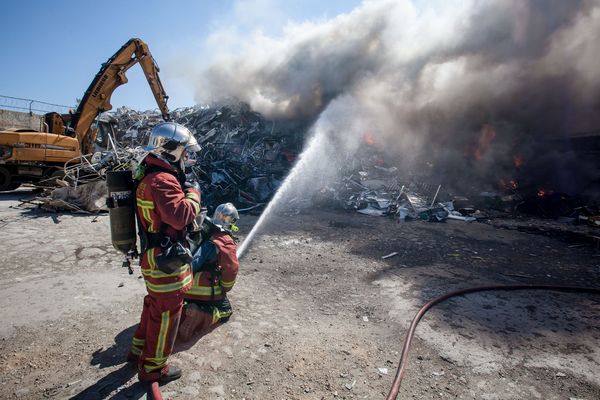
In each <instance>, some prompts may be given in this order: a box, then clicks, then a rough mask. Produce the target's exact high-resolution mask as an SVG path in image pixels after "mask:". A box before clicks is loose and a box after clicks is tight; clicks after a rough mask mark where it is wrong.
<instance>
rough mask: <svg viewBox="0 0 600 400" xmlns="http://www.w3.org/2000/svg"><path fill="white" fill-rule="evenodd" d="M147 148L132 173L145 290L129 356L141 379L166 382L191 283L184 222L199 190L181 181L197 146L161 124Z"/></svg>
mask: <svg viewBox="0 0 600 400" xmlns="http://www.w3.org/2000/svg"><path fill="white" fill-rule="evenodd" d="M145 150H146V151H147V152H148V154H147V155H146V156H145V157H144V158H143V160H142V161H141V162H140V164H139V167H138V170H137V171H136V176H135V179H136V181H137V183H136V186H135V200H136V206H137V207H136V211H137V215H136V216H137V218H138V231H139V232H138V233H139V235H140V241H141V247H142V250H141V253H140V265H141V272H142V275H143V276H144V281H145V283H146V289H147V291H148V294H147V295H146V296H145V298H144V305H143V309H142V315H141V319H140V324H139V326H138V327H137V329H136V331H135V333H134V335H133V344H132V347H131V350H130V352H129V354H128V356H127V359H128V361H130V362H135V363H137V365H138V369H139V375H138V376H139V379H140V381H142V382H153V381H159V382H161V383H165V382H168V381H171V380H174V379H177V378H179V377H180V376H181V369H180V368H178V367H177V366H174V365H171V364H168V357H169V355H170V354H171V351H172V349H173V344H174V341H175V338H176V336H177V329H178V327H179V319H180V316H181V310H182V307H183V301H184V294H185V293H186V292H187V291H188V290H189V289H190V288H191V286H192V271H191V268H190V265H189V263H190V262H191V260H192V255H191V252H190V250H189V249H188V242H187V241H186V234H187V232H186V231H187V229H186V226H187V225H189V224H191V223H193V222H194V221H195V218H196V216H197V215H198V213H199V212H200V191H199V188H198V185H197V183H190V182H186V181H185V173H184V171H185V166H186V161H188V157H189V154H190V153H191V152H197V151H199V150H200V147H199V146H198V143H197V142H196V139H195V138H194V136H193V135H192V133H191V132H190V131H189V130H188V129H187V128H186V127H184V126H183V125H179V124H176V123H173V122H165V123H161V124H158V125H156V126H155V127H154V128H153V129H152V131H151V132H150V137H149V140H148V145H147V146H146V147H145Z"/></svg>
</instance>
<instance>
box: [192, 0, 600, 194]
mask: <svg viewBox="0 0 600 400" xmlns="http://www.w3.org/2000/svg"><path fill="white" fill-rule="evenodd" d="M423 3H425V4H427V2H423ZM430 4H431V3H430ZM438 5H439V7H438V8H432V7H430V6H426V5H425V6H421V7H416V6H415V5H414V4H413V3H411V2H409V1H398V0H394V1H366V2H364V3H363V4H362V5H361V6H360V7H358V8H356V9H355V10H354V11H352V12H350V13H348V14H345V15H340V16H338V17H336V18H334V19H331V20H329V21H324V22H319V23H303V24H298V25H290V26H289V27H288V28H287V29H286V31H285V34H284V35H283V36H282V37H278V38H268V37H264V36H253V37H252V39H249V40H248V42H246V43H245V44H244V46H243V50H242V51H241V52H239V53H236V54H221V55H219V56H218V57H217V58H216V60H215V62H214V63H213V64H212V65H211V66H209V67H208V68H207V69H206V70H204V71H203V73H202V74H201V75H199V76H196V77H195V78H196V79H197V82H198V96H197V97H198V98H197V100H198V101H199V102H205V101H207V100H215V99H218V98H219V97H223V98H230V97H235V98H239V99H241V100H243V101H246V102H248V103H249V104H250V105H251V106H252V107H253V108H254V109H256V110H258V111H260V112H263V113H265V114H267V115H269V116H271V117H274V118H305V119H315V118H316V117H317V116H318V115H321V113H322V112H323V111H324V110H325V109H327V108H328V107H329V106H330V105H332V104H335V105H336V106H335V107H334V110H335V113H336V116H335V117H333V114H334V112H332V111H330V112H328V113H325V114H323V118H324V117H325V116H327V117H328V118H330V119H331V118H333V119H336V120H341V119H343V120H344V121H345V124H344V125H345V127H344V129H339V130H336V129H335V128H331V127H330V126H329V125H330V124H327V125H328V128H327V129H328V131H329V132H330V133H329V134H330V135H333V136H338V139H333V141H334V142H336V140H337V142H339V143H345V144H344V145H343V146H342V147H343V148H344V150H346V151H348V152H352V151H354V150H355V149H356V148H357V147H358V146H359V145H360V141H361V138H362V134H363V133H364V130H365V129H369V130H371V131H372V132H373V133H374V134H375V135H376V137H378V140H379V141H380V142H382V143H383V144H384V147H385V149H386V150H387V151H388V152H390V153H393V154H395V155H397V157H398V159H400V160H401V161H402V162H403V166H405V167H406V168H408V167H413V168H415V167H417V168H418V167H422V166H423V165H425V164H427V165H429V166H431V171H430V172H431V173H435V174H437V175H438V176H439V177H440V179H442V178H443V179H446V180H447V181H453V183H454V184H456V185H457V187H460V188H461V189H463V188H464V187H465V186H466V185H468V184H472V183H476V184H479V182H494V181H496V180H498V179H504V178H511V177H514V175H515V174H517V173H519V172H520V174H521V175H523V173H524V172H527V175H528V176H529V179H530V180H536V179H540V177H539V176H538V175H540V174H538V173H537V172H538V171H543V173H542V174H545V175H548V174H552V173H555V174H556V175H557V177H558V176H560V178H557V179H556V181H557V182H558V183H557V182H552V185H555V189H556V190H565V191H569V192H572V193H577V192H581V191H583V190H586V187H587V186H589V185H590V184H591V183H593V182H594V181H595V180H597V179H598V171H597V167H596V166H595V165H591V164H590V165H587V164H586V165H585V166H584V167H583V168H582V165H581V164H579V162H580V161H578V160H577V158H576V157H573V155H572V154H567V155H565V153H564V152H556V153H553V152H552V151H551V150H548V148H547V146H546V145H547V143H548V141H549V140H557V139H560V138H564V137H568V136H572V135H573V134H576V133H581V132H586V131H594V130H598V129H600V112H599V111H600V110H599V109H600V96H599V94H600V68H598V67H597V49H596V47H597V43H598V42H599V40H600V2H599V1H593V0H569V1H564V0H529V1H526V0H486V1H483V0H482V1H476V0H473V1H446V2H439V4H438ZM349 98H351V99H352V100H348V99H349ZM345 104H351V106H349V107H345V106H344V105H345ZM323 118H322V120H323ZM322 122H323V121H322ZM353 122H355V123H354V125H353V124H352V123H353ZM348 126H354V128H348ZM486 131H487V132H488V133H487V135H488V136H490V137H493V138H492V139H491V140H490V143H487V144H486V145H485V146H484V144H485V143H482V137H485V135H486V133H485V132H486ZM490 132H491V133H490ZM542 143H544V146H541V144H542ZM338 147H339V146H338ZM542 151H544V152H545V153H544V154H543V156H542V154H540V152H542ZM516 157H520V158H523V159H524V160H525V164H524V166H522V167H520V169H519V170H515V158H516ZM592 164H593V163H592ZM559 168H560V170H559ZM582 171H585V172H582ZM569 174H579V175H578V178H577V184H576V185H574V184H573V182H575V180H569V179H568V176H569ZM582 174H583V177H582ZM565 176H566V177H567V178H565ZM546 180H547V179H546ZM459 181H460V182H462V183H459ZM561 181H565V182H569V184H568V185H563V184H561V183H560V182H561ZM465 182H467V183H466V184H465ZM549 184H550V183H549ZM573 186H576V187H573Z"/></svg>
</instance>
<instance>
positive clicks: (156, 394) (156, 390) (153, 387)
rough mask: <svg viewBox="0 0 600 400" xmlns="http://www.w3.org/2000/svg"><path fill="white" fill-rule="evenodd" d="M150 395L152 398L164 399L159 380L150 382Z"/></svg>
mask: <svg viewBox="0 0 600 400" xmlns="http://www.w3.org/2000/svg"><path fill="white" fill-rule="evenodd" d="M148 394H149V395H150V397H149V398H150V399H152V400H163V397H162V394H160V386H159V385H158V382H152V383H151V384H150V390H149V393H148Z"/></svg>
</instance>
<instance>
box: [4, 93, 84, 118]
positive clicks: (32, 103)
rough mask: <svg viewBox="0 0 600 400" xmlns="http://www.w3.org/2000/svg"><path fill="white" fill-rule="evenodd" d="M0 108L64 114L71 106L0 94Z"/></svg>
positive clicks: (32, 112) (35, 112) (34, 112)
mask: <svg viewBox="0 0 600 400" xmlns="http://www.w3.org/2000/svg"><path fill="white" fill-rule="evenodd" d="M0 109H5V110H17V111H23V112H29V113H31V114H44V113H47V112H58V113H61V114H66V113H68V112H69V110H71V109H75V107H73V106H65V105H61V104H53V103H46V102H44V101H38V100H33V99H23V98H21V97H11V96H3V95H0Z"/></svg>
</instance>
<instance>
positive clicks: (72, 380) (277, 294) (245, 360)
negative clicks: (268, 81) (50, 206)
mask: <svg viewBox="0 0 600 400" xmlns="http://www.w3.org/2000/svg"><path fill="white" fill-rule="evenodd" d="M31 195H32V193H31V192H30V191H29V190H28V189H22V190H19V191H17V192H14V193H3V194H0V232H1V233H0V237H1V241H2V251H1V252H0V263H1V265H2V268H1V269H0V277H1V280H0V282H1V283H0V287H1V291H2V296H0V306H1V309H2V316H3V318H2V319H3V322H4V323H3V324H1V325H0V349H1V351H0V358H1V361H2V362H1V363H0V372H1V373H0V385H1V387H2V390H1V391H0V392H1V394H0V399H15V398H21V399H68V398H76V399H105V398H111V399H140V398H146V391H145V388H144V387H143V386H142V385H140V384H139V383H138V382H137V377H136V374H135V371H133V370H132V369H130V367H129V366H128V365H126V364H125V363H124V361H125V355H126V352H127V350H128V347H129V343H130V340H131V336H132V334H133V331H134V329H135V326H136V324H137V322H138V320H139V313H140V311H141V307H142V298H143V296H144V294H145V289H144V284H143V279H142V278H141V276H140V273H139V268H138V267H136V268H135V273H134V274H133V275H131V276H130V275H128V274H127V272H126V270H125V269H124V268H121V261H122V257H121V256H120V255H119V254H118V253H117V252H116V251H115V250H113V249H112V246H111V244H110V238H109V225H108V216H107V215H100V216H90V215H75V214H54V213H47V212H44V211H42V210H40V209H38V208H35V207H33V206H28V205H27V204H23V205H20V202H19V199H24V198H27V197H28V196H31ZM255 222H256V217H251V216H243V217H242V219H241V221H240V228H241V232H240V238H241V239H242V240H243V238H244V235H245V234H247V233H248V232H249V231H250V229H251V227H252V225H253V223H255ZM519 224H521V225H523V224H525V225H527V226H546V225H545V224H546V222H545V221H535V220H528V221H517V220H494V221H489V222H488V223H464V222H461V221H448V222H445V223H427V222H422V221H412V222H407V223H401V224H398V223H396V222H394V221H393V220H391V219H387V218H380V217H369V216H363V215H360V214H357V213H346V212H339V211H332V210H312V211H310V212H308V213H301V214H298V215H293V216H288V215H275V216H273V217H272V218H271V219H270V220H269V221H268V223H267V224H266V226H265V227H264V229H263V231H262V232H261V233H260V234H259V235H258V236H257V237H256V239H255V240H254V242H253V243H252V244H251V246H250V247H249V250H248V251H247V253H246V254H245V255H244V257H243V259H242V262H241V268H240V276H239V278H238V283H237V284H236V286H235V288H234V290H233V292H232V293H231V296H230V298H231V302H232V304H233V306H234V310H235V312H234V315H233V317H232V318H231V320H230V322H228V323H227V324H224V325H222V326H220V327H218V328H217V329H215V330H213V331H212V332H210V333H208V334H206V335H204V336H203V337H200V338H195V339H194V340H193V341H191V342H190V343H186V344H178V345H177V349H176V350H177V351H176V353H175V354H174V355H173V356H172V360H173V362H174V363H177V364H178V365H179V366H181V367H182V368H183V370H184V376H183V377H182V378H181V379H180V380H178V381H175V382H172V383H169V384H168V385H165V386H163V387H162V393H163V397H164V398H173V399H199V398H201V399H257V400H261V399H384V398H385V396H386V395H387V393H388V391H389V389H390V386H391V383H392V380H393V376H394V374H395V372H396V368H397V366H398V359H399V352H400V350H401V347H402V340H403V338H404V335H405V333H406V330H407V328H408V326H409V324H410V321H411V320H412V318H413V316H414V314H415V312H416V311H417V310H418V308H419V307H420V306H421V305H423V304H424V303H426V302H427V301H428V300H430V299H432V298H434V297H436V296H438V295H441V294H443V293H446V292H448V291H451V290H455V289H460V288H466V287H471V286H478V285H489V284H518V283H523V284H526V283H532V284H533V283H535V284H552V285H577V286H593V287H600V279H599V276H600V257H599V256H600V252H599V250H598V249H597V248H595V247H594V245H593V244H590V243H577V242H574V241H573V240H574V239H573V237H571V236H569V238H570V240H565V235H548V234H544V233H543V232H542V234H539V233H540V231H539V230H535V229H516V228H514V227H516V226H519ZM513 228H514V229H513ZM561 229H565V230H567V231H568V230H569V227H568V226H567V225H564V224H563V225H561ZM546 230H547V229H546ZM393 252H397V253H398V254H397V255H395V256H392V257H389V258H386V259H382V256H385V255H388V254H390V253H393ZM599 341H600V296H598V295H590V294H579V293H558V292H540V291H536V292H533V291H520V292H485V293H476V294H471V295H467V296H464V297H457V298H454V299H452V300H450V301H448V302H445V303H442V304H441V305H439V306H437V307H436V308H434V309H433V310H431V311H430V312H429V313H428V314H427V315H426V317H425V318H424V319H423V321H422V322H421V324H420V325H419V327H418V329H417V333H416V337H415V340H414V342H413V346H412V349H411V353H410V357H409V364H408V372H407V374H406V377H405V379H404V382H403V385H402V388H401V391H400V396H399V398H401V399H409V398H416V399H455V398H459V399H564V400H568V399H571V400H573V399H586V400H593V399H599V398H600V374H599V373H598V371H600V350H599V349H600V347H599V346H598V344H599Z"/></svg>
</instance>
